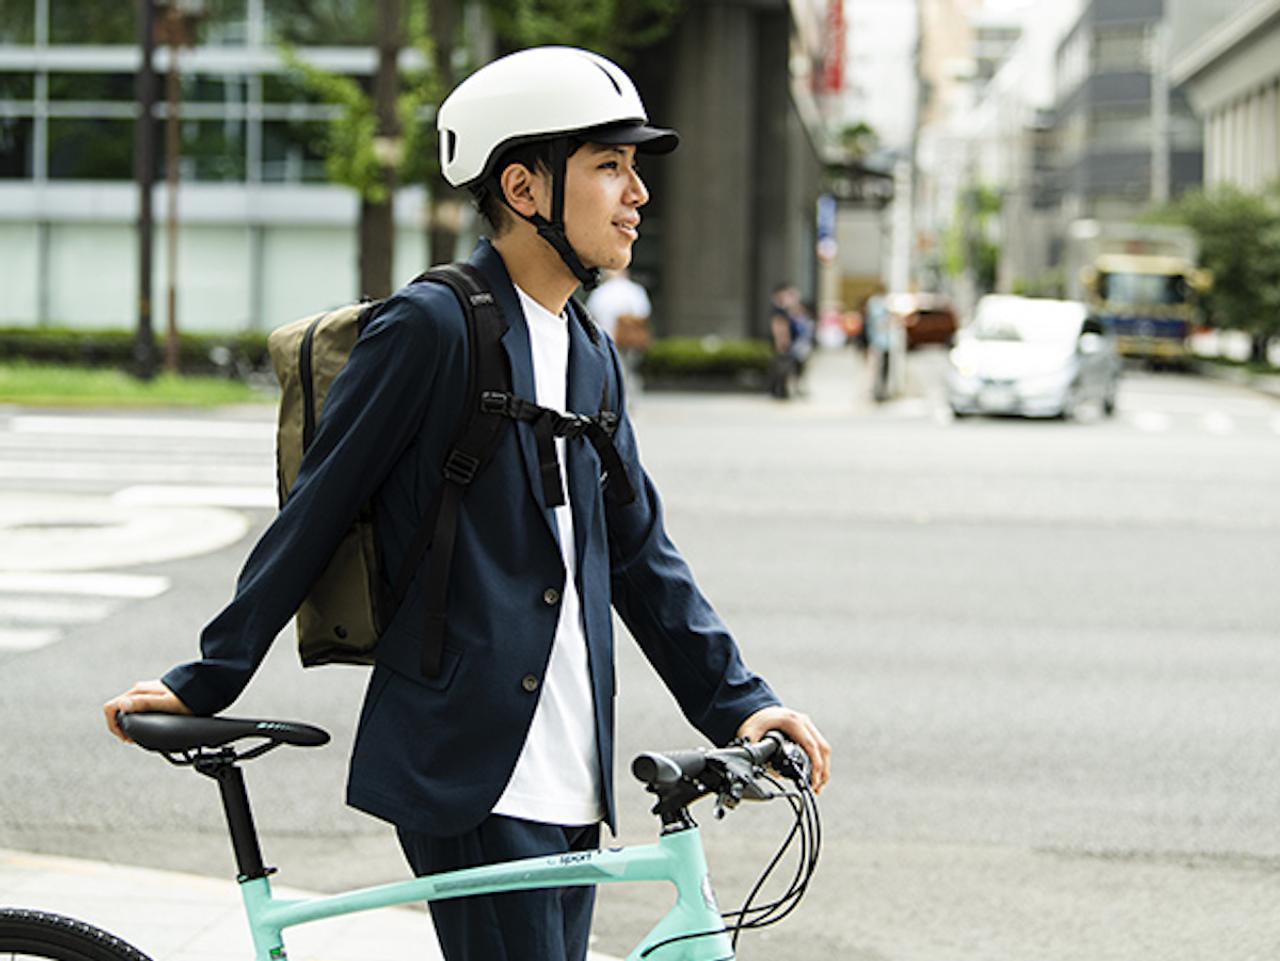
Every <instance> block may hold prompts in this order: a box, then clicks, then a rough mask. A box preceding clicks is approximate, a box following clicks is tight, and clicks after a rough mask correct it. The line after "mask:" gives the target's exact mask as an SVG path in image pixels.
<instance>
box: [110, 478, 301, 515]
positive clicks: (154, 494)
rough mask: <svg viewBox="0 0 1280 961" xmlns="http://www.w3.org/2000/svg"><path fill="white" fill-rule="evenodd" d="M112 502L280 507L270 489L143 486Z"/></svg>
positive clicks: (118, 495)
mask: <svg viewBox="0 0 1280 961" xmlns="http://www.w3.org/2000/svg"><path fill="white" fill-rule="evenodd" d="M111 500H112V502H114V503H116V504H124V505H126V506H129V507H136V506H148V507H155V506H165V507H173V506H180V507H266V508H270V509H271V510H275V509H276V508H277V507H279V506H280V503H279V499H278V497H277V495H276V492H275V490H274V489H273V488H270V487H232V486H228V487H213V486H206V487H201V486H197V485H179V484H167V485H164V486H160V485H147V484H139V485H136V486H134V487H126V488H124V489H123V490H119V491H116V492H115V493H114V494H112V495H111Z"/></svg>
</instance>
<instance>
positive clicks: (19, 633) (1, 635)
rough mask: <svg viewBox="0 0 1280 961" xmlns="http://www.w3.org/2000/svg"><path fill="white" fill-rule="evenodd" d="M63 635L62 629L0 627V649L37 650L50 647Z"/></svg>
mask: <svg viewBox="0 0 1280 961" xmlns="http://www.w3.org/2000/svg"><path fill="white" fill-rule="evenodd" d="M61 636H62V632H61V631H56V630H51V629H49V628H33V629H27V628H4V627H0V651H36V650H39V649H40V648H42V647H48V646H49V645H50V644H52V643H53V642H54V641H56V640H58V638H60V637H61Z"/></svg>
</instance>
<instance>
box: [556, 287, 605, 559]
mask: <svg viewBox="0 0 1280 961" xmlns="http://www.w3.org/2000/svg"><path fill="white" fill-rule="evenodd" d="M583 320H584V318H583V316H582V314H581V312H580V311H579V310H578V308H577V304H576V303H574V301H572V300H570V301H569V394H568V400H569V410H570V411H572V412H574V413H575V414H585V415H586V416H588V417H590V416H592V415H594V414H596V413H597V412H598V411H599V410H600V402H601V400H602V399H603V396H604V386H605V383H606V380H605V378H606V376H607V370H606V365H607V364H608V362H609V357H608V354H607V353H606V348H605V347H604V346H603V345H602V344H600V345H598V344H594V343H592V342H591V338H590V337H588V336H587V332H586V330H585V329H584V328H583ZM616 404H617V398H615V397H612V396H611V397H610V398H609V406H610V408H612V409H616ZM590 444H591V442H590V441H588V440H587V439H586V438H585V437H581V438H579V439H578V440H571V441H569V442H568V443H567V444H566V445H565V447H566V459H567V460H568V461H569V463H568V464H567V465H566V467H567V473H568V477H567V479H566V480H567V483H568V485H569V503H570V505H571V506H572V508H573V539H574V542H575V543H574V547H575V549H576V550H577V556H578V559H579V569H581V559H582V555H583V550H584V545H585V543H586V536H587V531H588V530H589V529H590V525H591V523H592V522H593V521H594V520H595V516H594V515H595V511H596V506H597V502H598V501H599V500H600V471H599V469H598V468H597V467H596V461H595V459H594V458H593V457H592V456H591V454H592V452H591V449H590Z"/></svg>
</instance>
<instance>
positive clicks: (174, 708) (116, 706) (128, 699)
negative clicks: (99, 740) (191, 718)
mask: <svg viewBox="0 0 1280 961" xmlns="http://www.w3.org/2000/svg"><path fill="white" fill-rule="evenodd" d="M147 711H153V712H159V713H162V714H190V713H191V709H190V708H189V707H187V706H186V705H185V704H183V703H182V701H181V700H180V699H179V698H178V695H176V694H174V693H173V691H171V690H169V689H168V688H167V687H165V686H164V685H163V684H161V683H160V682H159V681H139V682H138V683H137V684H135V685H133V687H131V688H129V690H127V691H125V692H124V693H123V694H121V695H120V696H119V697H113V698H112V699H111V700H109V701H107V703H106V704H104V705H102V713H103V714H105V715H106V718H107V730H109V731H110V732H111V733H112V734H114V735H115V736H116V737H118V738H120V740H122V741H125V742H128V741H129V737H128V736H127V735H126V734H125V733H124V731H122V730H120V715H121V714H142V713H144V712H147Z"/></svg>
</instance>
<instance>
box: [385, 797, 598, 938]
mask: <svg viewBox="0 0 1280 961" xmlns="http://www.w3.org/2000/svg"><path fill="white" fill-rule="evenodd" d="M396 833H397V835H398V836H399V838H400V846H401V848H403V849H404V854H405V857H406V858H408V860H409V865H410V867H412V868H413V871H414V873H415V874H416V875H418V876H422V875H424V874H436V873H438V872H440V871H452V870H454V869H455V868H469V867H474V866H476V865H479V864H491V863H493V862H495V861H510V860H513V859H515V858H532V857H541V856H543V855H547V854H566V853H568V852H570V851H593V850H595V849H596V848H597V847H599V846H600V825H598V824H592V825H588V826H586V827H569V828H567V827H560V826H559V825H555V824H537V823H535V822H533V821H521V820H519V819H517V818H508V817H501V816H499V815H491V816H490V817H488V818H486V819H485V820H484V821H482V822H480V826H479V827H477V828H475V829H473V830H471V831H468V832H467V833H466V834H462V835H459V836H457V837H449V838H434V837H431V836H429V835H426V834H420V833H418V832H416V831H405V830H403V829H398V830H397V832H396ZM595 899H596V889H595V888H594V887H592V886H590V885H583V886H581V887H570V888H542V889H539V890H536V891H513V892H511V893H508V894H485V895H477V896H473V897H467V898H450V899H449V900H445V901H432V902H431V903H430V905H429V907H430V908H431V920H432V921H433V922H434V923H435V928H436V937H437V938H439V940H440V949H441V951H443V953H444V957H445V961H585V959H586V957H587V937H588V935H589V934H590V932H591V911H592V908H593V907H594V906H595Z"/></svg>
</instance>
